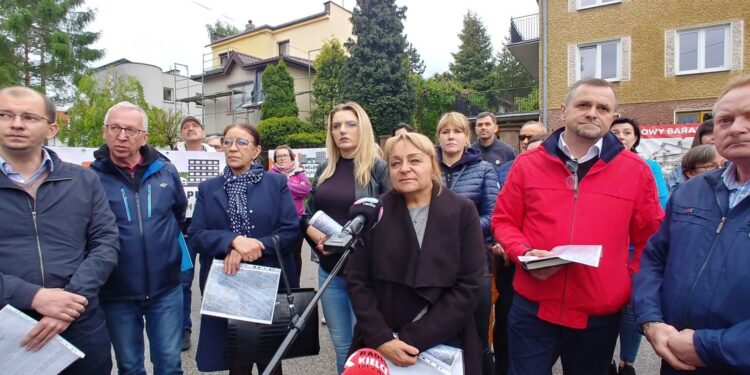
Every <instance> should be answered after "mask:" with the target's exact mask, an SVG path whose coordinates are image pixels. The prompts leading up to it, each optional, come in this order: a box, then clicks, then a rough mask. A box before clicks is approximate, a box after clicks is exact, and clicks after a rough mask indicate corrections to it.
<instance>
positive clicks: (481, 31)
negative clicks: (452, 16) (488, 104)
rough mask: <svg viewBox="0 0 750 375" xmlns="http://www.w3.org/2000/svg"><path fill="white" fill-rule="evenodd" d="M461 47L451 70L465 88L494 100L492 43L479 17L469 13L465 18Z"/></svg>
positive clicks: (461, 34)
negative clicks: (492, 89)
mask: <svg viewBox="0 0 750 375" xmlns="http://www.w3.org/2000/svg"><path fill="white" fill-rule="evenodd" d="M458 38H459V39H460V40H461V45H460V46H459V47H458V52H457V53H454V54H453V62H452V63H450V70H451V73H452V74H453V76H454V77H455V79H456V80H457V81H458V82H460V83H461V84H462V85H463V86H464V87H466V88H469V89H472V90H475V91H477V92H479V93H482V94H484V95H486V96H487V98H488V100H489V99H491V98H492V93H491V88H492V67H493V65H494V62H493V61H492V42H491V41H490V36H489V34H487V28H486V27H485V26H484V24H483V23H482V20H481V19H480V18H479V16H478V15H477V14H476V13H474V12H472V11H469V12H467V13H466V15H465V16H464V26H463V29H462V30H461V33H460V34H458Z"/></svg>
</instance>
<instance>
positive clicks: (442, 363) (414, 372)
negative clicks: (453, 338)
mask: <svg viewBox="0 0 750 375" xmlns="http://www.w3.org/2000/svg"><path fill="white" fill-rule="evenodd" d="M385 362H386V364H387V365H388V370H389V371H390V373H391V375H463V373H464V360H463V350H461V349H459V348H454V347H452V346H448V345H436V346H434V347H432V348H430V349H427V350H425V351H424V352H422V353H419V356H418V358H417V363H416V364H415V365H413V366H409V367H399V366H396V365H395V364H394V363H393V362H391V361H389V360H387V359H386V360H385Z"/></svg>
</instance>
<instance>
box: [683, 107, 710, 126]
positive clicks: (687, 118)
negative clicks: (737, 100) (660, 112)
mask: <svg viewBox="0 0 750 375" xmlns="http://www.w3.org/2000/svg"><path fill="white" fill-rule="evenodd" d="M711 118H713V115H712V114H711V110H710V109H705V110H695V111H683V112H675V113H674V123H675V124H692V123H697V122H703V121H706V120H710V119H711Z"/></svg>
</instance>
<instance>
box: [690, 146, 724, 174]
mask: <svg viewBox="0 0 750 375" xmlns="http://www.w3.org/2000/svg"><path fill="white" fill-rule="evenodd" d="M724 163H726V159H724V157H722V156H721V155H719V153H718V152H716V147H715V146H714V145H700V146H696V147H695V148H691V149H690V151H688V152H687V153H685V155H683V156H682V161H681V162H680V166H681V167H682V175H683V177H684V178H685V181H687V180H689V179H691V178H693V177H695V176H697V175H699V174H701V173H704V172H710V171H713V170H717V169H721V168H724Z"/></svg>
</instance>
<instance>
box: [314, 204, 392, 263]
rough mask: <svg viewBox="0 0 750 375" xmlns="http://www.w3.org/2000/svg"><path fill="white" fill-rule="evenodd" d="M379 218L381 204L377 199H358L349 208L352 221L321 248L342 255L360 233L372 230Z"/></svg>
mask: <svg viewBox="0 0 750 375" xmlns="http://www.w3.org/2000/svg"><path fill="white" fill-rule="evenodd" d="M381 216H383V203H382V202H380V200H379V199H377V198H362V199H359V200H358V201H356V202H354V204H353V205H352V207H351V208H349V217H352V219H351V220H349V222H347V223H346V224H345V225H344V228H343V229H341V233H338V234H336V235H334V236H332V237H331V238H329V239H328V240H327V241H326V242H325V243H324V244H323V248H324V249H325V250H326V251H330V252H333V253H343V252H344V251H346V250H347V249H348V248H350V247H351V245H352V244H353V243H354V241H356V240H357V238H359V234H360V233H362V232H363V231H365V232H366V231H369V230H370V229H372V227H373V226H375V224H377V223H378V221H380V217H381Z"/></svg>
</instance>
